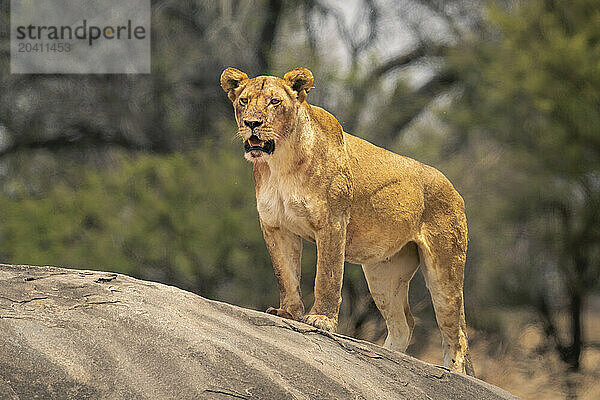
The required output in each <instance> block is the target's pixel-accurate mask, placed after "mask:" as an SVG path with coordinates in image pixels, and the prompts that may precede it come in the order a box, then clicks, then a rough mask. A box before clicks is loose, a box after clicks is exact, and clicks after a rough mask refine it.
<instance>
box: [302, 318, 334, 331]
mask: <svg viewBox="0 0 600 400" xmlns="http://www.w3.org/2000/svg"><path fill="white" fill-rule="evenodd" d="M304 322H305V323H307V324H309V325H312V326H314V327H315V328H319V329H322V330H324V331H328V332H335V329H336V328H337V321H336V320H334V319H333V318H329V317H327V316H325V315H320V314H308V315H306V316H305V317H304Z"/></svg>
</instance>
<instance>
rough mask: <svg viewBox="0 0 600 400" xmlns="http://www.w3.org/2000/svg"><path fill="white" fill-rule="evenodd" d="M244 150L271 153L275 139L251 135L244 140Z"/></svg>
mask: <svg viewBox="0 0 600 400" xmlns="http://www.w3.org/2000/svg"><path fill="white" fill-rule="evenodd" d="M244 150H245V151H246V153H250V152H251V151H262V152H264V153H267V154H271V153H273V151H274V150H275V141H274V140H273V139H271V140H260V139H259V138H258V137H257V136H256V135H252V136H250V138H249V139H248V140H246V141H245V142H244Z"/></svg>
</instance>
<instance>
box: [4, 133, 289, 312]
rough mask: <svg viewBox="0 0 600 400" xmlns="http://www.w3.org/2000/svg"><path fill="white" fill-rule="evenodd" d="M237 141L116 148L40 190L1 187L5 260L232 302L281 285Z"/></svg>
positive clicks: (260, 300)
mask: <svg viewBox="0 0 600 400" xmlns="http://www.w3.org/2000/svg"><path fill="white" fill-rule="evenodd" d="M240 153H241V152H240V150H239V149H238V148H235V149H234V148H231V147H227V148H225V149H219V148H217V146H214V145H212V144H205V145H204V146H203V147H202V149H200V150H196V151H193V152H191V153H188V154H174V155H169V156H147V155H144V156H140V157H137V158H133V159H130V158H127V157H119V158H118V161H117V162H116V163H115V164H114V165H113V166H111V167H110V168H108V169H107V170H104V171H94V170H91V171H89V172H87V173H85V175H84V177H83V178H82V180H81V182H80V184H79V185H78V186H77V187H76V188H73V187H72V185H67V184H59V185H55V186H54V187H53V188H52V189H51V190H49V191H48V192H47V193H45V194H44V196H43V197H40V198H35V197H33V198H32V197H21V196H16V195H13V196H11V197H9V196H7V195H3V196H1V197H0V210H2V212H1V214H0V237H1V238H2V240H1V241H0V254H2V255H3V258H4V259H5V261H10V262H11V263H26V264H56V265H61V266H71V267H76V268H100V269H105V270H112V271H118V272H123V273H126V274H132V275H134V276H137V277H141V278H147V279H153V280H159V281H162V282H166V283H171V284H175V285H177V286H180V287H183V288H187V289H193V290H195V291H198V292H200V293H201V294H203V295H205V296H208V297H213V298H214V297H216V298H219V299H223V300H227V301H230V302H233V303H236V304H242V305H247V306H264V305H265V304H275V301H278V296H277V295H278V293H277V290H276V285H275V281H274V279H273V273H272V269H271V263H270V259H269V257H268V254H267V252H266V249H265V246H264V243H263V239H262V235H261V233H260V227H259V224H258V216H257V213H256V208H255V199H254V191H253V184H252V177H251V170H252V168H251V166H250V165H248V163H247V162H246V161H245V160H244V159H243V157H241V154H240Z"/></svg>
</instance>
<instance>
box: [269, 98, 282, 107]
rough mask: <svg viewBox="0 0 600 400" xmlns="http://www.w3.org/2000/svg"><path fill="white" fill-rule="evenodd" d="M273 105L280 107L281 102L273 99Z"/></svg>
mask: <svg viewBox="0 0 600 400" xmlns="http://www.w3.org/2000/svg"><path fill="white" fill-rule="evenodd" d="M271 104H272V105H274V106H278V105H279V104H281V100H279V99H271Z"/></svg>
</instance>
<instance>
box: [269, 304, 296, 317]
mask: <svg viewBox="0 0 600 400" xmlns="http://www.w3.org/2000/svg"><path fill="white" fill-rule="evenodd" d="M265 312H266V313H267V314H273V315H277V316H278V317H281V318H287V319H297V318H294V316H293V315H292V314H290V313H289V312H287V311H286V310H284V309H283V308H274V307H269V308H267V311H265Z"/></svg>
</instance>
